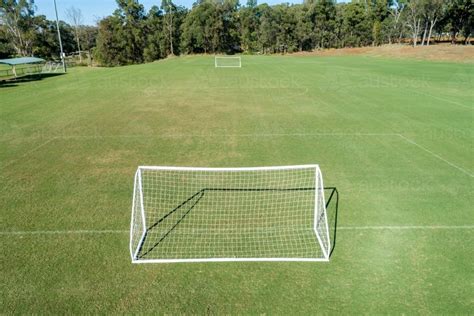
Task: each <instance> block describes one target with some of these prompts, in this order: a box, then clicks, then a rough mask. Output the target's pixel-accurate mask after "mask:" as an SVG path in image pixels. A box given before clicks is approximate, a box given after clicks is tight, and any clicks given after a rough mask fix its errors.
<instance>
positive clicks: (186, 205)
mask: <svg viewBox="0 0 474 316" xmlns="http://www.w3.org/2000/svg"><path fill="white" fill-rule="evenodd" d="M314 189H315V188H310V187H309V188H308V187H303V188H291V189H272V188H249V189H244V188H204V189H202V190H200V191H198V192H196V193H195V194H193V195H192V196H190V197H189V198H188V199H187V200H185V201H183V202H181V203H180V204H179V205H178V206H176V207H175V208H174V209H172V210H171V211H169V212H168V213H166V214H165V215H164V216H162V217H161V218H159V219H158V220H156V221H155V222H154V223H153V224H152V225H151V226H149V227H148V228H147V230H146V232H145V235H144V238H143V239H142V242H141V244H140V246H139V250H138V252H137V258H144V257H146V256H147V255H148V254H149V253H151V252H152V251H153V250H154V249H155V248H156V247H158V246H159V245H160V244H161V243H162V242H163V241H164V240H165V239H166V238H167V237H168V236H169V235H170V234H171V233H172V232H173V231H174V230H175V229H176V228H177V227H178V225H179V224H180V223H181V222H182V221H183V220H184V219H185V218H186V216H188V215H189V213H190V212H191V211H192V210H193V209H194V208H195V207H196V205H197V204H198V203H199V201H201V199H202V198H203V197H204V195H205V194H206V192H213V191H222V192H229V191H241V192H260V191H310V190H314ZM324 191H325V192H328V193H329V198H327V202H326V209H327V216H328V225H329V230H330V237H331V241H332V243H331V251H330V256H331V255H332V253H333V251H334V248H335V246H336V231H337V213H338V207H339V192H338V191H337V188H335V187H325V188H324ZM332 210H333V211H332ZM172 217H174V221H173V220H172V223H171V225H169V226H168V227H167V228H166V229H165V230H164V232H163V233H162V234H161V237H160V238H159V239H158V240H157V241H156V242H154V243H153V244H151V245H147V247H144V246H145V244H146V241H147V237H149V235H150V232H152V231H153V230H154V229H157V228H158V227H159V226H160V224H164V222H165V220H166V219H171V218H172ZM176 217H177V219H176Z"/></svg>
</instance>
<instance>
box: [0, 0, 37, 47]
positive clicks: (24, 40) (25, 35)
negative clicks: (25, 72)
mask: <svg viewBox="0 0 474 316" xmlns="http://www.w3.org/2000/svg"><path fill="white" fill-rule="evenodd" d="M34 8H35V4H34V0H2V1H1V2H0V25H1V26H2V28H3V29H4V30H3V32H4V33H5V34H6V37H7V39H8V40H9V42H10V44H11V46H12V47H13V49H14V50H15V52H16V54H18V55H20V56H27V55H31V54H32V43H33V41H34V37H35V32H34V30H35V28H34V24H33V17H34Z"/></svg>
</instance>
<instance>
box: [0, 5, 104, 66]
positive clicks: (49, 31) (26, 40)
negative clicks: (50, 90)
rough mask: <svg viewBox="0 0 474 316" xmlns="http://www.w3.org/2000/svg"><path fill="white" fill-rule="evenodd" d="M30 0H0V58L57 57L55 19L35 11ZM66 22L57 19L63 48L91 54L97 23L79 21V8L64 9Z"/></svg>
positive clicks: (74, 52) (94, 45) (72, 51)
mask: <svg viewBox="0 0 474 316" xmlns="http://www.w3.org/2000/svg"><path fill="white" fill-rule="evenodd" d="M35 9H36V7H35V2H34V0H1V1H0V58H7V57H13V56H37V57H43V58H46V59H56V60H59V51H60V49H59V41H58V33H57V25H56V21H51V20H48V19H47V18H46V16H44V15H35ZM66 15H67V16H68V19H70V20H71V22H70V24H69V23H67V22H65V21H59V23H58V24H59V30H60V32H61V39H62V43H63V47H64V51H65V52H66V53H67V54H76V55H77V56H79V60H81V61H82V54H81V52H88V53H89V55H91V54H92V52H93V50H94V48H95V47H96V38H97V27H96V26H88V25H83V22H82V13H81V12H80V10H78V9H75V8H70V9H67V10H66Z"/></svg>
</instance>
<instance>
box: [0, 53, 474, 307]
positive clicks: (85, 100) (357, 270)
mask: <svg viewBox="0 0 474 316" xmlns="http://www.w3.org/2000/svg"><path fill="white" fill-rule="evenodd" d="M213 63H214V60H213V58H212V57H183V58H174V59H169V60H165V61H160V62H157V63H153V64H146V65H139V66H130V67H122V68H114V69H105V68H94V69H90V68H77V69H71V71H70V72H69V73H68V74H67V75H63V76H56V77H49V78H43V80H38V81H30V82H17V83H15V82H8V83H6V84H5V83H4V84H1V85H0V188H1V190H0V210H1V222H0V225H1V227H0V231H1V234H0V251H1V253H2V259H1V265H0V267H1V271H0V272H1V274H0V275H1V276H0V284H1V285H0V292H1V294H0V302H1V309H0V312H2V313H13V312H14V313H34V312H36V313H55V314H57V313H115V312H131V313H137V312H143V313H146V312H148V313H161V314H163V313H173V314H181V313H186V314H193V313H197V314H203V313H218V314H223V313H232V314H242V313H243V314H246V313H253V314H257V313H258V314H262V313H269V314H277V313H278V314H296V313H298V314H310V313H311V314H314V313H342V314H347V313H351V314H360V313H370V314H374V313H395V314H402V313H405V314H406V313H410V314H412V313H421V314H427V313H437V314H447V313H451V314H468V313H472V310H473V309H474V299H473V295H472V293H474V283H473V280H474V268H473V264H472V262H473V260H474V252H473V250H472V245H473V244H474V228H473V225H474V220H473V216H472V205H473V204H474V199H473V193H472V192H473V176H474V160H473V158H472V157H474V147H473V136H474V134H473V104H474V102H473V100H474V95H473V91H474V89H473V88H474V84H473V79H474V72H473V71H474V66H472V65H463V64H455V63H434V62H421V61H410V60H388V59H377V58H368V57H325V58H321V57H293V56H290V57H278V56H273V57H263V56H256V57H252V56H244V57H242V64H243V67H242V68H241V69H214V66H213V65H214V64H213ZM306 163H319V164H320V165H321V169H322V171H323V174H324V178H325V185H326V186H335V187H337V188H338V190H339V192H340V207H339V214H338V215H339V216H338V222H337V224H338V230H337V243H336V247H335V250H334V253H333V255H332V257H331V261H330V263H316V264H315V263H206V264H166V265H157V264H154V265H153V264H150V265H132V264H131V263H130V256H129V250H128V242H129V240H128V238H129V235H128V232H127V230H128V229H129V221H130V210H131V199H132V188H133V175H134V172H135V170H136V167H137V166H138V165H178V166H209V167H224V166H225V167H238V166H266V165H286V164H306ZM333 211H334V210H332V212H333ZM331 216H334V213H332V214H331ZM381 226H383V227H386V226H391V227H393V228H391V229H389V228H383V227H381ZM406 226H417V227H418V228H411V229H407V228H406ZM437 226H442V227H444V228H436V227H437ZM354 227H356V228H357V229H354ZM377 227H378V229H376V228H377ZM77 230H88V231H92V230H98V231H99V230H113V231H116V232H103V233H85V232H83V233H78V232H77ZM45 231H50V232H51V231H58V233H44V232H45ZM64 231H72V232H70V233H63V232H64ZM74 231H76V232H74ZM26 232H37V233H26Z"/></svg>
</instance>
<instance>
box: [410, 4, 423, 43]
mask: <svg viewBox="0 0 474 316" xmlns="http://www.w3.org/2000/svg"><path fill="white" fill-rule="evenodd" d="M422 9H423V3H422V0H411V1H410V2H409V3H408V16H407V25H408V27H409V28H410V29H411V32H412V39H413V47H416V45H417V43H418V35H419V34H420V30H421V19H422Z"/></svg>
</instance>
